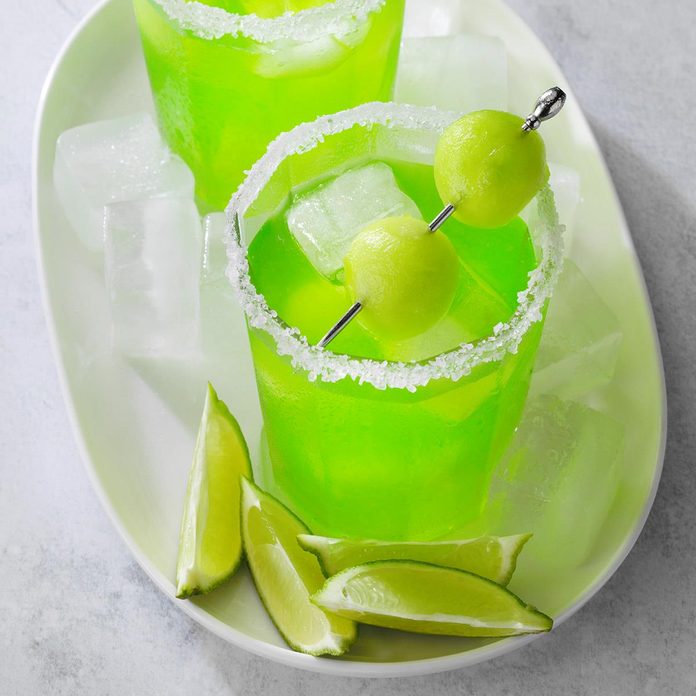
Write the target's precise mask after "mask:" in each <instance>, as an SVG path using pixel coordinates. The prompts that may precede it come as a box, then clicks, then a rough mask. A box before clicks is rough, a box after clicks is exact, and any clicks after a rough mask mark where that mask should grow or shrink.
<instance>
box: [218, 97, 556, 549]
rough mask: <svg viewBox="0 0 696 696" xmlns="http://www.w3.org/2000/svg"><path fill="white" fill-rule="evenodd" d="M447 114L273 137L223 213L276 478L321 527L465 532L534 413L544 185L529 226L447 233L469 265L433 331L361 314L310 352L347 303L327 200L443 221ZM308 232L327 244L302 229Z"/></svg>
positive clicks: (551, 275) (267, 469) (353, 122)
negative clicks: (404, 329)
mask: <svg viewBox="0 0 696 696" xmlns="http://www.w3.org/2000/svg"><path fill="white" fill-rule="evenodd" d="M452 120H454V116H453V115H452V114H445V113H441V112H436V111H434V110H430V109H418V108H415V107H407V106H398V105H393V104H391V105H390V104H367V105H364V106H362V107H358V108H356V109H352V110H350V111H347V112H344V113H342V114H337V115H334V116H332V117H326V118H321V119H318V120H317V121H316V122H314V123H313V124H311V125H310V126H309V127H307V126H302V127H299V128H298V129H295V130H294V131H292V132H290V133H288V134H284V135H283V136H281V137H280V138H278V140H276V141H275V142H274V143H273V144H272V145H271V146H270V148H269V150H268V152H267V154H266V155H265V156H264V158H262V159H261V160H260V161H259V162H258V163H257V164H256V165H255V166H254V168H253V169H252V171H251V172H250V174H249V176H248V178H247V180H246V181H245V182H244V184H243V185H242V186H241V187H240V188H239V190H238V191H237V193H236V194H235V196H234V197H233V199H232V201H231V203H230V206H229V207H228V214H229V215H230V219H231V221H232V230H231V232H232V234H231V235H230V238H229V240H228V245H229V246H228V253H229V256H230V260H231V263H230V269H229V276H230V280H231V282H232V284H233V286H234V287H235V288H236V290H237V292H238V294H239V296H240V298H241V301H242V305H243V307H244V310H245V313H246V316H247V321H248V324H249V336H250V341H251V347H252V352H253V357H254V363H255V369H256V375H257V383H258V387H259V394H260V397H261V405H262V410H263V416H264V426H265V441H266V445H267V456H266V461H265V464H264V471H263V472H262V473H263V477H264V479H265V484H266V485H267V486H268V487H269V488H270V489H271V490H272V491H273V492H274V493H275V494H276V495H278V496H279V497H280V498H282V499H283V500H284V501H285V502H286V503H287V504H288V505H289V506H290V507H291V508H292V509H294V510H295V511H296V512H297V513H298V514H299V515H300V516H301V517H302V519H304V520H305V521H306V522H307V523H308V525H309V526H310V528H311V529H312V530H313V531H314V532H316V533H322V534H329V535H338V536H342V535H344V536H359V537H372V538H384V539H432V538H435V537H438V536H441V535H444V534H447V533H448V532H450V531H454V530H456V529H458V528H460V527H462V526H463V525H464V524H465V523H466V522H467V521H470V520H472V519H473V518H476V517H477V516H478V515H479V514H480V513H481V509H482V506H483V504H484V501H485V497H486V492H487V488H488V480H489V476H490V472H491V469H492V467H493V465H494V464H495V463H496V462H497V461H498V460H499V458H500V456H501V454H502V452H503V451H504V449H505V448H506V446H507V445H508V443H509V441H510V438H511V436H512V434H513V432H514V430H515V428H516V426H517V423H518V421H519V417H520V415H521V412H522V408H523V405H524V401H525V398H526V394H527V389H528V385H529V379H530V375H531V371H532V367H533V363H534V358H535V353H536V349H537V345H538V341H539V338H540V334H541V329H542V318H543V314H544V309H545V305H546V301H547V299H548V297H549V295H550V293H551V290H552V287H553V283H554V282H555V277H556V274H557V267H558V264H559V261H560V255H561V252H560V244H561V242H560V236H559V235H558V233H557V230H556V225H557V218H556V214H555V206H554V204H553V196H552V194H551V192H550V191H549V190H548V189H544V190H542V192H541V193H540V194H539V195H538V196H537V206H536V208H537V210H536V212H535V214H534V215H533V216H532V219H531V220H530V221H529V225H528V224H527V223H525V222H524V221H523V220H521V219H520V218H515V219H514V220H512V221H511V222H510V223H508V224H506V225H505V226H504V227H502V228H498V229H493V230H491V229H486V230H483V229H477V228H473V227H468V226H466V225H464V224H462V223H461V222H458V221H456V220H454V219H452V220H450V221H448V223H447V225H446V226H445V227H443V228H442V232H443V233H444V234H445V235H446V236H447V237H448V238H449V240H450V241H451V242H452V245H453V246H454V249H455V250H456V255H457V257H458V270H457V278H456V290H455V292H454V300H453V301H452V303H451V306H450V308H449V310H448V311H447V313H446V315H445V316H444V317H442V318H441V319H440V320H439V321H438V322H437V323H436V324H435V325H434V326H433V327H432V328H429V329H427V330H426V331H424V332H423V333H421V334H420V335H416V336H410V337H406V338H395V339H393V340H392V339H389V340H382V339H380V338H376V337H375V336H374V335H373V334H372V333H370V332H368V331H367V330H366V329H365V328H364V326H363V325H361V324H360V323H359V321H354V322H352V323H351V325H350V326H349V327H348V328H347V329H346V330H345V331H344V332H343V333H342V334H341V335H340V336H339V337H338V338H336V340H335V341H334V342H333V343H332V344H331V350H325V349H320V348H318V347H316V345H315V344H316V342H317V341H318V340H319V339H320V338H321V336H322V335H323V333H324V332H325V331H326V330H327V329H328V328H329V327H330V326H331V325H332V324H333V323H334V321H335V320H336V319H337V318H338V317H339V316H340V315H341V314H342V313H343V312H344V311H345V309H346V308H347V306H348V304H349V299H348V294H347V292H346V289H345V288H344V287H343V283H344V281H345V277H346V274H345V270H344V269H342V268H336V266H337V265H338V264H337V262H336V260H335V259H336V258H340V253H339V254H338V255H337V254H336V253H334V254H333V256H332V254H322V253H320V252H321V251H322V250H321V243H322V241H324V242H325V243H326V249H329V247H331V245H332V244H333V242H334V241H335V240H332V239H329V238H328V236H330V235H331V234H333V232H331V231H330V232H328V233H325V237H324V238H323V239H322V238H321V234H322V230H324V229H325V228H326V225H325V224H324V223H323V221H322V219H320V212H321V210H322V205H324V211H325V212H327V213H331V211H332V210H333V211H335V210H336V208H337V207H339V206H342V211H343V212H342V213H341V220H342V221H345V218H346V217H347V216H348V217H349V216H350V215H352V213H351V212H350V211H351V206H352V208H353V209H354V210H356V211H360V214H362V212H363V211H364V210H365V209H367V208H369V207H370V205H371V201H372V200H373V199H375V200H382V201H386V202H387V203H385V205H386V206H387V207H388V208H390V210H391V209H392V208H393V209H396V210H397V214H401V213H402V212H404V211H403V210H402V209H403V208H406V209H407V210H411V211H412V205H413V204H414V203H415V205H416V207H417V210H416V211H415V214H418V212H420V214H422V216H423V217H424V218H425V219H430V218H432V217H434V215H435V214H436V213H437V212H438V211H439V210H440V209H441V208H442V203H441V200H440V198H439V196H438V193H437V190H436V188H435V183H434V180H433V167H432V163H433V158H434V151H435V144H436V142H437V139H438V137H439V135H440V134H441V133H442V131H443V130H444V128H445V127H446V126H447V125H448V124H449V123H450V122H451V121H452ZM389 172H391V173H389ZM336 177H338V178H336ZM336 182H339V183H338V184H337V183H336ZM346 182H349V183H346ZM350 182H352V183H350ZM351 186H352V187H353V190H354V191H355V192H356V195H354V196H353V198H352V199H351V196H350V195H348V193H347V192H348V191H349V190H350V187H351ZM370 186H372V187H373V189H374V190H372V192H371V193H372V196H371V195H370V191H369V190H367V189H368V188H369V187H370ZM346 187H347V188H346ZM361 187H362V188H361ZM366 187H367V188H366ZM376 187H381V189H379V190H377V189H376ZM395 190H397V191H398V192H399V193H395ZM399 196H401V198H400V197H399ZM385 212H389V211H385ZM390 214H392V213H390ZM312 216H314V217H312ZM355 217H356V220H357V219H358V218H359V217H360V215H358V214H356V215H355ZM313 221H314V223H316V224H312V223H313ZM339 226H340V225H339ZM308 229H309V230H310V232H311V233H312V234H315V236H316V237H318V239H317V240H315V241H316V242H317V245H318V247H319V251H318V252H317V250H316V249H315V250H312V249H311V244H310V242H311V241H312V240H311V238H310V237H311V234H310V235H309V236H308V237H307V238H304V237H302V234H303V232H302V231H303V230H305V231H306V230H308ZM337 229H338V228H337ZM308 239H309V241H308ZM339 246H340V245H339ZM332 258H333V263H332ZM433 282H434V283H436V282H438V279H437V277H436V276H435V275H434V276H433ZM290 327H295V328H290Z"/></svg>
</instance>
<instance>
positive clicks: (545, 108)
mask: <svg viewBox="0 0 696 696" xmlns="http://www.w3.org/2000/svg"><path fill="white" fill-rule="evenodd" d="M565 102H566V93H565V92H564V91H563V90H562V89H561V88H560V87H551V89H547V90H546V91H545V92H544V93H543V94H542V95H541V96H540V97H539V99H537V102H536V104H535V105H534V111H533V112H532V113H531V114H529V116H527V118H526V119H525V121H524V125H523V126H522V130H523V131H525V132H527V133H529V132H531V131H535V130H537V128H539V126H540V125H541V124H542V123H543V122H544V121H548V120H549V119H551V118H553V117H554V116H556V115H557V114H558V112H559V111H560V110H561V109H562V108H563V105H564V104H565ZM454 211H455V206H454V205H452V204H451V203H450V204H449V205H447V206H445V207H444V208H443V210H442V211H441V212H440V213H439V214H438V215H437V217H436V218H435V219H434V220H433V221H432V222H431V223H430V225H428V227H430V231H431V232H435V231H436V230H438V229H440V227H442V225H443V224H444V223H445V221H446V220H447V219H448V218H449V217H450V216H451V215H452V213H454ZM362 308H363V305H362V302H356V303H355V304H353V305H352V306H351V308H350V309H349V310H348V311H347V312H346V313H345V314H344V315H343V316H342V317H341V318H340V319H339V320H338V322H336V324H335V325H334V326H333V327H332V328H331V330H330V331H329V332H328V333H327V334H326V336H324V338H322V339H321V341H319V343H318V345H319V347H320V348H326V346H328V345H329V343H331V341H333V340H334V338H336V336H338V334H340V333H341V331H343V329H345V328H346V326H348V324H350V322H351V321H352V320H353V319H354V318H355V317H356V316H357V315H358V314H359V313H360V310H361V309H362Z"/></svg>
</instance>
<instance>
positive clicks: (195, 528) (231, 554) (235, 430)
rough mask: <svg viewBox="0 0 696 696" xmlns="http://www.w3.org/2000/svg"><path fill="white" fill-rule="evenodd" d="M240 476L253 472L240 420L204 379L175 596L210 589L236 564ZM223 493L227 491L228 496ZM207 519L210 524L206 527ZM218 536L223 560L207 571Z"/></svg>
mask: <svg viewBox="0 0 696 696" xmlns="http://www.w3.org/2000/svg"><path fill="white" fill-rule="evenodd" d="M211 468H212V469H214V471H211ZM211 474H212V478H213V482H211ZM243 474H247V475H250V474H251V461H250V458H249V448H248V447H247V444H246V440H245V439H244V435H243V434H242V431H241V428H240V427H239V423H237V420H236V419H235V417H234V416H233V415H232V413H230V410H229V409H228V408H227V406H226V405H225V403H224V402H223V401H222V400H221V399H220V398H219V397H218V395H217V393H216V392H215V389H214V388H213V386H212V384H210V383H208V386H207V392H206V399H205V405H204V407H203V415H202V416H201V422H200V426H199V429H198V435H197V437H196V445H195V448H194V455H193V463H192V465H191V470H190V472H189V478H188V484H187V490H186V502H185V504H184V512H183V515H182V520H181V529H180V533H179V553H178V557H177V568H176V597H177V598H178V599H187V598H189V597H192V596H194V595H199V594H207V593H208V592H211V591H212V590H214V589H215V588H217V587H219V586H220V585H222V584H224V583H225V582H227V581H228V580H229V579H230V578H231V577H232V576H233V575H234V574H235V572H236V571H237V569H238V568H239V564H240V562H241V558H242V542H241V531H240V525H239V514H238V513H239V506H240V499H239V494H238V491H239V485H238V481H239V477H240V476H241V475H243ZM221 483H224V485H221ZM211 487H214V488H216V489H219V494H220V495H216V493H215V492H212V493H211V490H210V488H211ZM225 493H227V494H231V500H230V496H229V495H227V496H226V495H224V494H225ZM216 497H224V498H225V502H224V503H223V502H222V501H219V500H215V498H216ZM211 501H212V506H211ZM222 505H225V506H229V505H231V512H232V514H229V513H224V516H223V520H222V529H221V528H216V527H218V524H216V522H218V521H219V519H220V518H219V515H217V514H215V513H216V512H217V508H218V506H222ZM213 508H215V509H213ZM235 511H236V512H235ZM211 513H212V515H211ZM213 518H215V519H213ZM210 522H212V528H211V527H210V526H208V523H210ZM220 538H223V539H224V541H225V543H223V548H222V553H221V554H216V555H220V556H222V558H221V559H220V558H218V559H216V563H214V564H213V565H215V566H217V567H216V568H215V569H213V571H212V572H211V571H210V569H208V570H206V569H205V566H206V565H208V563H207V562H206V561H207V560H209V559H206V558H205V556H206V555H210V554H211V549H210V548H209V544H210V543H212V544H215V543H217V541H218V540H219V539H220ZM204 546H205V548H204ZM217 550H218V551H219V549H217Z"/></svg>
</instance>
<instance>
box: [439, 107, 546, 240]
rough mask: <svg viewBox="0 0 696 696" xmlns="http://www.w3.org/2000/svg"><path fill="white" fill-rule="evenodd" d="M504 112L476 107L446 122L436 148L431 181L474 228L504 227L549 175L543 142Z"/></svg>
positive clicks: (515, 118)
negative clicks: (452, 120) (477, 108)
mask: <svg viewBox="0 0 696 696" xmlns="http://www.w3.org/2000/svg"><path fill="white" fill-rule="evenodd" d="M523 123H524V120H523V119H521V118H520V117H519V116H515V115H513V114H509V113H506V112H504V111H475V112H472V113H470V114H467V115H466V116H463V117H462V118H461V119H459V120H458V121H455V122H454V123H453V124H452V125H450V126H449V127H448V128H447V129H446V130H445V132H444V133H443V134H442V137H441V138H440V141H439V143H438V145H437V150H436V152H435V167H434V174H435V183H436V184H437V190H438V192H439V194H440V197H441V198H442V201H443V203H444V204H450V203H451V204H452V205H454V206H455V207H456V210H455V212H454V216H455V217H456V218H457V219H458V220H460V221H461V222H464V223H466V224H467V225H471V226H473V227H484V228H490V227H502V226H503V225H505V224H507V223H508V222H510V220H512V219H513V218H514V217H515V216H516V215H517V214H519V212H520V211H521V210H522V209H523V208H524V207H525V206H526V205H527V204H528V203H529V201H531V200H532V198H534V196H535V195H536V194H537V192H538V191H539V190H540V189H541V188H542V186H544V184H545V183H546V182H547V181H548V179H549V169H548V166H547V164H546V149H545V147H544V141H543V140H542V138H541V136H540V135H539V134H538V133H537V132H536V131H533V132H529V133H528V132H525V131H523V130H522V125H523Z"/></svg>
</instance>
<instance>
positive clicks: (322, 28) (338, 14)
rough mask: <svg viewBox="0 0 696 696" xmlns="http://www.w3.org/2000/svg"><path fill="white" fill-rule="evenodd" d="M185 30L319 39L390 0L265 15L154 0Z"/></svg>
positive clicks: (341, 32) (203, 34)
mask: <svg viewBox="0 0 696 696" xmlns="http://www.w3.org/2000/svg"><path fill="white" fill-rule="evenodd" d="M152 2H154V3H156V4H157V5H159V6H160V7H161V8H162V10H164V12H165V13H166V15H167V16H168V17H169V19H171V20H172V21H174V22H176V23H177V24H178V25H179V26H180V27H181V28H182V29H187V30H189V31H192V32H193V33H194V34H196V36H199V37H200V38H202V39H219V38H221V37H223V36H226V35H227V36H232V37H235V36H239V35H242V36H246V37H248V38H250V39H253V40H254V41H258V42H259V43H268V42H271V41H278V40H279V39H291V40H293V41H315V40H316V39H319V38H321V37H323V36H327V35H331V36H339V37H340V36H345V35H346V34H348V33H350V32H351V31H354V30H355V25H356V24H359V23H361V22H363V21H365V20H366V19H367V17H368V16H369V15H370V14H371V13H372V12H375V11H376V10H379V9H381V8H382V6H383V5H384V4H386V2H387V0H333V2H328V3H326V4H325V5H319V6H318V7H310V8H307V9H306V10H299V11H298V12H286V13H285V14H283V15H280V16H278V17H270V18H263V17H259V16H258V15H255V14H235V13H233V12H228V11H227V10H224V9H223V8H221V7H212V6H211V5H205V4H203V3H201V2H195V1H189V0H152Z"/></svg>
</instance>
